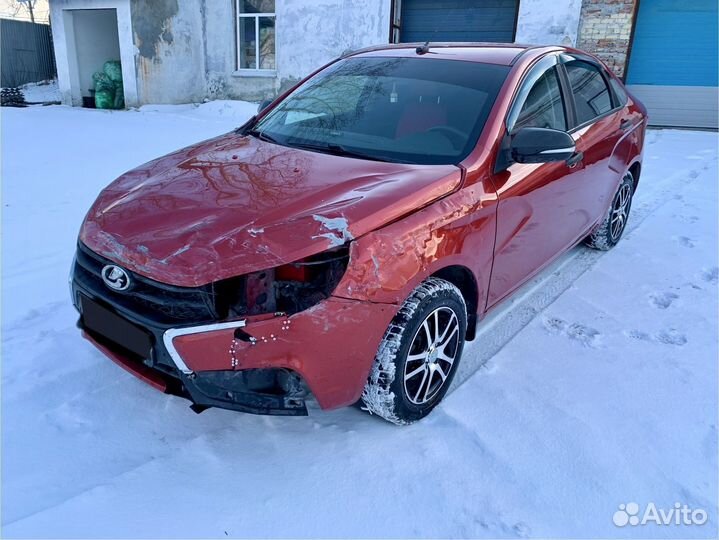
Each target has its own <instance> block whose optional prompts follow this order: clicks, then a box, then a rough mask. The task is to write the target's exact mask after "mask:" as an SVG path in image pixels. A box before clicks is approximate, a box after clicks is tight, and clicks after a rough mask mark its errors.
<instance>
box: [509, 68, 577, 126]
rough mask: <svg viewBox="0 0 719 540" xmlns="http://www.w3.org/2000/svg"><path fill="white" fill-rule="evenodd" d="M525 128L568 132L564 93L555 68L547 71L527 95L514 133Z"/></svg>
mask: <svg viewBox="0 0 719 540" xmlns="http://www.w3.org/2000/svg"><path fill="white" fill-rule="evenodd" d="M524 127H540V128H551V129H558V130H561V131H566V130H567V119H566V117H565V116H564V106H563V105H562V93H561V91H560V90H559V79H558V77H557V70H556V69H555V68H550V69H548V70H547V71H545V72H544V74H543V75H542V76H541V77H540V78H539V79H537V82H535V83H534V86H532V89H531V90H530V91H529V93H528V94H527V98H526V100H525V102H524V104H523V105H522V108H521V109H520V111H519V116H517V121H516V122H515V124H514V128H513V131H515V130H517V129H520V128H524Z"/></svg>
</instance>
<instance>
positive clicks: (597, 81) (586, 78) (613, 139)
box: [561, 55, 634, 233]
mask: <svg viewBox="0 0 719 540" xmlns="http://www.w3.org/2000/svg"><path fill="white" fill-rule="evenodd" d="M562 60H563V62H562V65H561V71H562V72H563V74H564V75H565V76H566V79H565V80H566V82H567V84H566V86H567V87H568V88H569V90H570V93H571V96H572V99H573V105H574V110H575V121H576V123H575V126H574V127H573V128H572V130H571V132H570V133H571V134H572V137H573V138H574V140H575V143H576V145H577V152H580V153H581V154H582V167H581V169H580V170H578V171H577V175H578V176H577V179H576V180H577V182H576V183H575V187H576V189H577V190H578V191H577V193H576V196H575V197H573V199H572V204H573V205H574V208H575V212H577V213H581V216H578V218H579V219H578V220H577V223H578V225H579V230H578V231H577V232H578V233H579V232H582V233H584V232H587V229H588V228H591V227H592V226H593V225H594V224H595V223H597V221H599V220H600V219H602V218H603V217H604V213H605V212H606V211H607V209H608V207H609V204H610V202H611V200H612V198H613V197H614V193H615V192H616V190H617V187H618V186H619V181H620V180H621V178H622V176H623V175H624V171H625V170H626V167H627V163H626V162H627V158H628V156H627V155H626V150H627V148H624V147H622V146H621V145H620V141H621V140H622V139H623V138H624V137H625V136H626V135H627V134H628V133H629V132H630V131H631V129H632V127H634V124H633V121H632V120H629V119H628V118H625V115H623V114H622V113H623V111H624V107H623V103H621V102H619V100H618V96H616V95H614V94H613V93H612V90H611V87H610V85H609V75H608V74H607V73H606V71H605V70H604V68H603V67H602V66H600V65H599V64H597V63H595V62H594V61H591V60H590V59H589V58H584V57H581V56H571V55H562Z"/></svg>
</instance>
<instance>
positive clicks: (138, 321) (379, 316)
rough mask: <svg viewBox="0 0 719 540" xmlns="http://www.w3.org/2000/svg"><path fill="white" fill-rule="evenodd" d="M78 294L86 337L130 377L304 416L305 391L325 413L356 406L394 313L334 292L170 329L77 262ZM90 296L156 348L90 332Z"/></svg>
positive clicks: (232, 405)
mask: <svg viewBox="0 0 719 540" xmlns="http://www.w3.org/2000/svg"><path fill="white" fill-rule="evenodd" d="M71 291H72V298H73V303H74V304H75V306H76V308H77V309H78V311H79V312H80V320H79V321H78V326H79V327H80V328H81V329H82V330H83V335H84V337H85V338H86V339H88V340H89V341H90V342H92V343H93V344H94V345H95V346H96V347H97V348H98V349H100V350H101V351H102V352H103V353H104V354H105V355H106V356H108V357H109V358H110V359H112V360H113V361H114V362H115V363H117V364H119V365H120V366H122V367H123V368H124V369H126V370H128V371H129V372H131V373H132V374H133V375H135V376H137V377H138V378H140V379H142V380H144V381H145V382H147V383H149V384H151V385H152V386H153V387H155V388H157V389H159V390H161V391H163V392H167V393H171V394H176V395H180V396H183V397H186V398H188V399H190V400H191V401H192V402H193V403H194V404H195V405H196V406H198V407H200V408H204V407H221V408H226V409H232V410H238V411H243V412H249V413H257V414H278V415H305V414H307V408H306V405H305V397H306V393H307V390H309V391H310V392H311V393H312V394H313V395H314V397H315V398H316V399H317V402H318V403H319V405H320V407H322V408H323V409H332V408H336V407H341V406H344V405H349V404H351V403H354V402H356V401H357V400H358V399H359V397H360V395H361V393H362V389H363V388H364V384H365V381H366V380H367V376H368V374H369V370H370V368H371V366H372V362H373V360H374V357H375V354H376V352H377V348H378V346H379V343H380V341H381V339H382V336H383V335H384V332H385V330H386V328H387V326H388V325H389V323H390V321H391V319H392V317H394V315H395V313H396V310H397V306H394V305H391V304H379V303H372V302H365V301H359V300H348V299H343V298H335V297H330V298H328V299H326V300H324V301H322V302H320V303H319V304H317V305H315V306H313V307H312V308H310V309H307V310H305V311H303V312H300V313H297V314H294V315H291V316H286V315H284V314H280V313H277V314H268V315H257V316H250V317H247V318H245V319H242V320H236V321H218V322H208V321H198V323H195V324H188V323H185V324H182V325H176V324H175V325H173V324H169V323H167V322H166V321H162V322H158V320H157V318H153V313H151V312H139V311H138V310H133V309H129V308H128V305H129V303H128V302H126V301H124V300H126V298H125V299H123V298H122V296H121V295H123V294H125V293H120V292H115V291H111V290H109V289H108V288H106V287H105V286H104V284H103V283H102V281H101V280H93V279H90V278H89V277H88V274H87V272H86V271H84V270H83V269H81V268H78V263H77V262H76V263H75V265H74V268H73V273H72V279H71ZM130 294H132V293H130ZM81 295H82V296H81ZM83 296H84V297H87V298H88V299H89V300H91V301H92V302H95V303H97V304H100V305H102V306H103V307H104V308H105V309H107V310H110V311H112V312H113V313H114V314H116V315H117V316H119V317H121V318H122V319H124V320H125V321H129V322H130V323H132V324H133V325H135V326H136V327H138V328H140V329H142V330H143V331H145V332H147V333H148V334H149V335H150V341H151V344H152V345H151V349H150V351H149V354H147V355H138V354H136V353H133V352H131V351H129V350H127V349H125V348H124V347H123V344H122V340H121V339H118V338H117V337H116V336H115V337H114V338H113V339H109V338H108V337H107V336H106V335H102V333H98V332H97V331H93V330H91V329H90V328H89V327H88V326H87V324H86V323H85V321H84V319H83V313H82V302H81V301H80V299H81V298H82V297H83ZM118 297H119V298H118ZM145 356H146V357H145Z"/></svg>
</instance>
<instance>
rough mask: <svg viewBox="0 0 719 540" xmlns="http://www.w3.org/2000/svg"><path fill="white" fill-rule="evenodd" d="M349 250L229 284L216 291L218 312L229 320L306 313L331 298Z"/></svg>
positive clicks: (232, 280) (220, 285) (309, 259)
mask: <svg viewBox="0 0 719 540" xmlns="http://www.w3.org/2000/svg"><path fill="white" fill-rule="evenodd" d="M348 261H349V246H341V247H339V248H337V249H333V250H331V251H325V252H323V253H320V254H317V255H313V256H311V257H307V258H305V259H302V260H300V261H296V262H294V263H290V264H286V265H283V266H279V267H277V268H272V269H270V270H263V271H261V272H254V273H252V274H248V275H246V276H242V277H240V278H235V279H231V280H226V281H224V282H222V283H220V284H218V286H217V288H216V291H215V292H216V303H217V311H218V312H219V313H222V314H224V316H229V317H241V316H244V315H260V314H263V313H273V312H278V311H281V312H283V313H287V314H292V313H298V312H300V311H304V310H306V309H308V308H310V307H312V306H314V305H315V304H317V303H319V302H321V301H322V300H324V299H326V298H328V297H329V296H330V294H332V291H333V290H334V289H335V287H337V284H338V283H339V282H340V280H341V279H342V276H343V274H344V272H345V270H346V269H347V263H348Z"/></svg>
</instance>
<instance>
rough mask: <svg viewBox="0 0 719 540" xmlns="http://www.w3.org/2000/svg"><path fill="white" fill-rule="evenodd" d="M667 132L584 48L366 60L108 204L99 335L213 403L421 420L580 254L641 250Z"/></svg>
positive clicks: (95, 223) (119, 354) (79, 257)
mask: <svg viewBox="0 0 719 540" xmlns="http://www.w3.org/2000/svg"><path fill="white" fill-rule="evenodd" d="M645 127H646V110H645V108H644V107H643V106H642V105H641V103H639V102H638V101H637V100H636V99H635V98H633V97H632V96H631V95H629V94H628V93H627V91H626V90H625V89H624V87H623V85H622V83H621V82H620V81H619V80H618V79H617V78H616V77H615V76H614V75H613V74H612V73H611V72H610V71H608V70H607V69H606V67H605V66H604V65H603V64H602V63H601V62H600V61H598V60H597V59H595V58H594V57H592V56H589V55H587V54H584V53H582V52H580V51H576V50H573V49H568V48H563V47H524V46H518V45H497V44H492V45H490V44H425V45H419V46H418V45H397V46H384V47H377V48H370V49H364V50H361V51H358V52H355V53H351V54H348V55H346V56H344V57H342V58H339V59H337V60H336V61H333V62H332V63H330V64H328V65H327V66H325V67H323V68H322V69H320V70H318V71H317V72H315V73H314V74H312V75H311V76H310V77H308V78H307V79H305V80H304V81H302V82H301V83H300V84H298V85H297V86H296V87H295V88H293V89H291V90H290V91H288V92H287V93H286V94H284V95H283V96H280V97H279V98H278V99H276V100H275V101H274V102H273V103H271V104H269V105H268V106H267V107H265V108H262V110H261V111H260V112H258V114H257V116H256V117H254V118H252V119H251V120H250V121H249V122H247V124H245V125H244V126H242V127H241V128H239V129H238V130H236V131H235V132H233V133H229V134H226V135H222V136H220V137H217V138H214V139H211V140H208V141H205V142H201V143H199V144H196V145H194V146H191V147H188V148H184V149H182V150H178V151H177V152H174V153H172V154H170V155H167V156H164V157H161V158H159V159H156V160H154V161H152V162H150V163H147V164H145V165H142V166H141V167H138V168H137V169H135V170H132V171H130V172H128V173H126V174H124V175H123V176H121V177H120V178H118V179H117V180H115V181H114V182H113V183H112V184H110V185H109V186H108V187H107V188H106V189H105V190H103V191H102V193H101V194H100V195H99V197H98V198H97V200H96V202H95V203H94V205H93V206H92V208H91V209H90V211H89V212H88V214H87V216H86V218H85V221H84V223H83V225H82V228H81V231H80V236H79V241H78V246H77V253H76V258H75V262H74V263H73V269H72V275H71V289H72V300H73V303H74V304H75V306H76V308H77V309H78V311H79V313H80V319H79V323H78V324H79V327H80V328H81V330H82V332H83V335H84V336H85V337H86V338H87V339H88V340H90V341H91V342H92V343H93V344H94V345H95V346H97V347H98V348H99V349H100V350H101V351H102V352H104V353H105V354H106V355H107V356H108V357H110V358H111V359H112V360H114V361H115V362H117V363H118V364H120V365H121V366H122V367H124V368H125V369H127V370H128V371H130V372H132V373H133V374H135V375H136V376H138V377H140V378H141V379H143V380H144V381H146V382H148V383H149V384H151V385H152V386H154V387H156V388H158V389H160V390H162V391H165V392H168V393H173V394H177V395H181V396H184V397H186V398H188V399H189V400H191V401H192V403H193V405H192V406H193V407H194V408H195V410H198V411H199V410H202V409H203V408H207V407H224V408H228V409H234V410H238V411H245V412H251V413H264V414H281V415H304V414H307V407H306V402H307V400H308V399H309V398H310V396H313V397H314V399H315V400H316V401H317V403H318V404H319V406H320V407H321V408H323V409H332V408H336V407H341V406H344V405H350V404H354V403H357V402H360V403H362V404H363V407H364V408H365V409H367V410H369V411H370V412H372V413H375V414H378V415H379V416H381V417H383V418H385V419H387V420H389V421H391V422H394V423H398V424H403V423H410V422H413V421H416V420H418V419H420V418H422V417H424V416H425V415H427V414H428V413H429V412H430V411H431V410H432V408H433V407H435V406H436V405H437V403H438V402H439V401H440V400H441V399H442V397H443V396H444V395H445V393H446V392H447V389H448V388H449V386H450V384H451V382H452V378H453V376H454V374H455V372H456V371H457V366H458V364H459V361H460V357H461V355H462V349H463V347H464V344H465V341H467V340H471V339H473V337H474V334H475V329H476V326H477V324H478V322H479V321H480V320H481V319H482V317H483V316H484V315H485V314H486V313H487V312H488V310H491V309H492V308H493V307H494V306H496V305H497V304H498V303H500V302H501V301H502V299H504V298H506V297H507V296H508V295H510V294H511V293H512V292H513V291H514V290H515V289H517V288H518V287H519V286H520V285H522V283H524V282H526V281H527V280H528V279H530V278H531V277H532V276H534V275H535V274H537V272H539V271H540V270H542V268H544V267H545V266H547V265H548V264H549V263H551V262H552V260H554V259H555V258H556V257H558V256H559V255H561V254H562V253H563V252H565V251H567V250H568V249H570V248H571V247H573V246H575V245H576V244H578V243H580V242H582V241H584V242H585V243H587V244H588V245H589V246H591V247H594V248H598V249H603V250H605V249H609V248H611V247H612V246H613V245H615V244H616V243H617V242H618V241H619V239H620V238H621V236H622V233H623V231H624V228H625V225H626V222H627V218H628V215H629V211H630V208H631V203H632V196H633V194H634V192H635V190H636V189H637V184H638V182H639V179H640V173H641V158H642V145H643V141H644V132H645ZM479 346H481V344H479Z"/></svg>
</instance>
